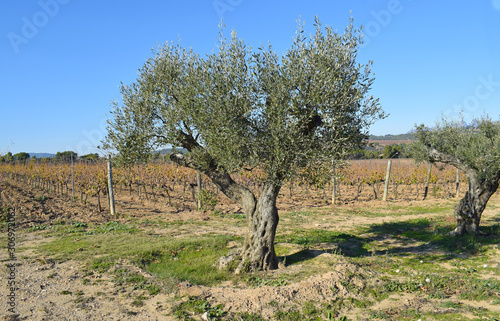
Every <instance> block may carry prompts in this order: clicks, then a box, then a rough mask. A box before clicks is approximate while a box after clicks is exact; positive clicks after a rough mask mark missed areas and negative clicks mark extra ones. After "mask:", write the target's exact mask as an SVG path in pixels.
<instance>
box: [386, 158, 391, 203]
mask: <svg viewBox="0 0 500 321" xmlns="http://www.w3.org/2000/svg"><path fill="white" fill-rule="evenodd" d="M391 165H392V160H390V159H389V161H388V162H387V173H386V174H385V187H384V201H387V194H388V193H389V181H390V179H391Z"/></svg>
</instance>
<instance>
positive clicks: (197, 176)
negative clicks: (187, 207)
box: [196, 171, 202, 210]
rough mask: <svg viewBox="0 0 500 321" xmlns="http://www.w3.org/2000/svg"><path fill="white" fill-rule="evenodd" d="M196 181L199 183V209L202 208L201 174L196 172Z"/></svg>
mask: <svg viewBox="0 0 500 321" xmlns="http://www.w3.org/2000/svg"><path fill="white" fill-rule="evenodd" d="M196 183H197V184H198V210H201V205H202V204H201V174H200V172H199V171H198V172H196Z"/></svg>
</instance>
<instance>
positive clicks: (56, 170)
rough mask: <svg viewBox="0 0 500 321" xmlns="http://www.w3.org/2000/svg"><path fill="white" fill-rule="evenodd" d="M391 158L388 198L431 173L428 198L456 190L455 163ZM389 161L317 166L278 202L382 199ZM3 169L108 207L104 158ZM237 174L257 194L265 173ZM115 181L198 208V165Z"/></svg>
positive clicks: (128, 169) (420, 192)
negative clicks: (192, 168)
mask: <svg viewBox="0 0 500 321" xmlns="http://www.w3.org/2000/svg"><path fill="white" fill-rule="evenodd" d="M391 163H392V165H391V172H390V180H389V184H388V194H387V195H388V196H387V200H389V201H390V200H422V199H423V198H424V195H425V190H426V182H427V179H429V186H428V192H427V198H441V199H443V198H444V199H447V198H452V197H456V196H457V171H456V169H455V168H453V167H451V166H445V165H439V164H438V165H433V166H432V170H431V173H430V176H428V166H429V165H427V164H416V163H415V162H414V161H413V160H411V159H394V160H391ZM387 165H388V161H387V160H383V159H374V160H356V161H350V162H349V164H348V165H347V166H345V167H343V168H338V169H336V170H335V171H334V173H335V176H334V177H335V179H333V178H334V177H333V176H332V174H331V173H332V171H330V169H328V168H326V167H325V166H317V167H316V168H312V169H309V170H308V171H307V172H300V173H299V174H298V175H296V176H295V178H294V179H293V180H289V181H287V182H286V184H285V185H284V186H283V187H282V189H281V193H280V196H279V199H278V203H279V204H283V206H286V205H284V204H289V206H292V204H308V205H310V206H315V205H325V204H328V203H331V202H332V197H333V185H334V184H335V203H336V204H353V203H357V202H366V201H371V200H380V199H381V198H382V196H383V193H384V187H385V178H386V174H387ZM0 175H1V176H2V177H4V178H9V179H12V180H16V181H18V182H21V183H23V184H27V185H30V186H31V187H33V188H36V189H40V190H43V191H47V192H52V193H55V194H57V195H60V196H63V197H69V198H74V200H75V201H81V202H84V203H92V204H94V205H95V206H96V208H97V209H98V211H103V210H107V207H108V204H107V195H108V181H107V166H106V163H105V162H76V163H74V164H73V165H72V164H71V163H50V162H43V163H42V162H27V163H17V164H1V165H0ZM233 178H234V179H235V180H236V181H237V182H238V183H240V184H242V185H245V186H247V187H248V188H250V189H251V190H252V191H254V192H255V193H256V194H257V195H258V194H259V189H260V186H261V183H262V181H263V180H264V179H265V177H263V174H262V172H261V171H259V170H258V169H255V170H253V171H252V172H250V171H243V172H240V173H234V174H233ZM334 182H335V183H334ZM113 183H114V193H115V197H116V198H117V199H120V198H127V199H129V200H132V199H133V200H138V201H139V200H144V201H150V202H152V203H158V204H162V205H166V206H169V207H171V208H175V209H179V208H182V209H188V208H191V209H195V208H196V206H197V204H198V201H197V199H198V189H197V185H198V183H197V173H196V171H194V170H191V169H187V168H183V167H179V166H177V165H174V164H170V163H167V162H154V163H153V162H152V163H149V164H141V165H134V166H122V167H114V168H113ZM458 183H459V188H460V189H461V190H462V191H465V188H466V180H465V176H463V175H460V176H459V182H458ZM200 187H201V189H202V190H203V191H204V192H205V194H208V195H209V196H210V197H211V198H212V199H211V202H212V203H217V204H230V203H231V202H230V201H229V200H228V199H227V198H226V197H225V196H224V195H223V194H222V193H220V192H219V191H218V189H217V187H216V186H215V185H214V184H212V183H211V181H210V180H209V179H208V178H207V177H206V176H204V175H201V182H200ZM459 192H460V190H459ZM214 198H215V200H214Z"/></svg>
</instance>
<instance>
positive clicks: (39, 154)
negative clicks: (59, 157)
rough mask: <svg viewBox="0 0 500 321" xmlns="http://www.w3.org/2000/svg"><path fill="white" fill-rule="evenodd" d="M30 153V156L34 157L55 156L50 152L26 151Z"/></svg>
mask: <svg viewBox="0 0 500 321" xmlns="http://www.w3.org/2000/svg"><path fill="white" fill-rule="evenodd" d="M28 154H30V156H31V157H33V156H35V157H36V158H47V157H48V158H52V157H55V156H56V155H55V154H50V153H28Z"/></svg>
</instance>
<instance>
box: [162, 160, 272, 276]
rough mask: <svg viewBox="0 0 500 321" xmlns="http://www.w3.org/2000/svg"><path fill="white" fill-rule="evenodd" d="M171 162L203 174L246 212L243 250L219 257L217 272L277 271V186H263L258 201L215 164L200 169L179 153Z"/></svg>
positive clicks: (270, 184)
mask: <svg viewBox="0 0 500 321" xmlns="http://www.w3.org/2000/svg"><path fill="white" fill-rule="evenodd" d="M170 159H171V160H172V161H174V162H175V163H177V164H179V165H181V166H185V167H190V168H195V169H198V170H200V171H202V172H203V173H204V174H205V175H207V176H208V177H209V178H210V179H211V180H212V182H213V183H214V184H215V185H217V186H218V187H219V189H220V190H221V191H222V193H224V195H226V196H227V197H229V198H230V199H232V200H233V201H235V202H237V203H239V204H240V205H241V206H242V208H243V211H244V212H245V215H246V220H247V226H248V231H247V234H246V236H245V242H244V244H243V247H242V248H241V249H238V250H237V251H235V252H233V253H231V254H230V255H228V256H226V257H222V258H221V259H220V260H219V262H218V265H219V268H225V267H228V266H231V267H232V268H233V269H234V271H235V272H236V273H239V272H244V271H257V270H273V269H276V268H278V258H277V257H276V253H275V251H274V238H275V235H276V227H277V226H278V220H279V218H278V209H277V208H276V199H277V197H278V194H279V191H280V186H279V185H277V184H273V183H266V184H264V187H263V189H262V192H261V195H260V197H259V199H258V200H257V199H256V197H255V195H254V194H253V193H252V191H250V190H249V189H248V188H246V187H245V186H243V185H240V184H238V183H236V182H235V181H234V180H233V179H232V178H231V176H230V175H229V174H228V173H227V172H226V171H224V170H222V169H220V168H218V167H217V166H216V165H215V164H214V165H213V166H208V167H207V168H203V169H200V168H198V167H197V166H196V164H194V163H193V161H192V160H191V159H190V158H189V157H188V156H185V155H182V154H180V153H173V154H172V155H171V156H170Z"/></svg>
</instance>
